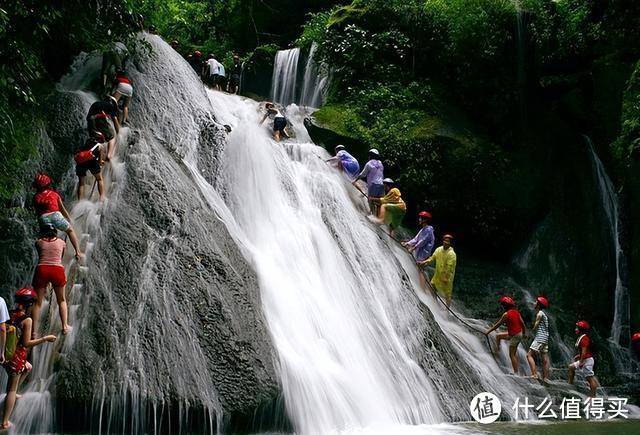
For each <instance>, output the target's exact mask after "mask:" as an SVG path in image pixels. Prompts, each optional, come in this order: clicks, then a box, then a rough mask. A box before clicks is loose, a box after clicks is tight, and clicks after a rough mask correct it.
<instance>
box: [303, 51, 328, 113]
mask: <svg viewBox="0 0 640 435" xmlns="http://www.w3.org/2000/svg"><path fill="white" fill-rule="evenodd" d="M317 49H318V45H317V44H316V43H315V42H314V43H313V44H311V49H310V50H309V57H308V58H307V63H306V65H305V68H304V78H303V81H302V95H301V96H300V105H301V106H308V107H313V108H318V107H320V106H321V105H322V104H323V103H324V100H325V98H326V93H327V90H328V88H329V67H328V65H327V64H325V63H320V64H318V63H317V62H316V60H315V54H316V51H317Z"/></svg>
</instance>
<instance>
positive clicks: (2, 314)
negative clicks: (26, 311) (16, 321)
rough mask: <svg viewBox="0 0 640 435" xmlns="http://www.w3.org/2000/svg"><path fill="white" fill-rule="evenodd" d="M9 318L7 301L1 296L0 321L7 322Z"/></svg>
mask: <svg viewBox="0 0 640 435" xmlns="http://www.w3.org/2000/svg"><path fill="white" fill-rule="evenodd" d="M8 320H9V310H8V309H7V303H6V302H5V301H4V299H3V298H1V297H0V323H5V322H6V321H8Z"/></svg>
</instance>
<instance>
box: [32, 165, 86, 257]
mask: <svg viewBox="0 0 640 435" xmlns="http://www.w3.org/2000/svg"><path fill="white" fill-rule="evenodd" d="M32 186H33V187H34V189H36V194H35V195H34V197H33V203H34V205H35V209H36V213H37V215H38V222H39V223H40V227H41V228H42V227H45V226H46V225H48V224H50V225H52V226H53V227H54V228H55V229H57V230H59V231H64V232H65V233H67V234H68V235H69V239H70V240H71V244H72V245H73V248H74V249H75V251H76V259H77V260H78V261H80V260H81V259H82V257H83V256H84V254H83V253H82V251H81V250H80V244H79V243H78V237H77V236H76V232H75V231H73V228H72V227H71V224H70V223H69V222H70V221H71V217H70V216H69V212H68V211H67V209H66V208H65V206H64V203H63V202H62V198H61V197H60V194H58V192H56V191H55V190H53V188H52V187H51V178H50V177H49V176H48V175H47V174H45V173H39V174H37V175H36V177H35V179H34V180H33V185H32Z"/></svg>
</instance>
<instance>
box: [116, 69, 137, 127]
mask: <svg viewBox="0 0 640 435" xmlns="http://www.w3.org/2000/svg"><path fill="white" fill-rule="evenodd" d="M113 86H114V89H115V91H114V92H113V98H115V100H116V104H120V99H122V124H127V123H128V122H129V103H130V102H131V97H132V96H133V83H132V82H131V79H129V77H127V75H126V73H125V72H124V70H123V69H119V70H118V71H117V72H116V78H115V80H114V82H113Z"/></svg>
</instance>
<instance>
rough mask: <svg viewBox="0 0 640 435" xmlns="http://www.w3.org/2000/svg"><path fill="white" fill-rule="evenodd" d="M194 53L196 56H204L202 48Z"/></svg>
mask: <svg viewBox="0 0 640 435" xmlns="http://www.w3.org/2000/svg"><path fill="white" fill-rule="evenodd" d="M194 54H195V55H196V57H200V56H202V52H201V51H200V50H196V52H195V53H194Z"/></svg>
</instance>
